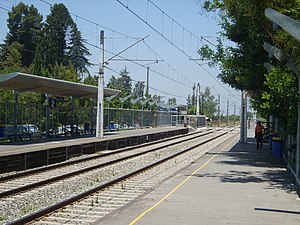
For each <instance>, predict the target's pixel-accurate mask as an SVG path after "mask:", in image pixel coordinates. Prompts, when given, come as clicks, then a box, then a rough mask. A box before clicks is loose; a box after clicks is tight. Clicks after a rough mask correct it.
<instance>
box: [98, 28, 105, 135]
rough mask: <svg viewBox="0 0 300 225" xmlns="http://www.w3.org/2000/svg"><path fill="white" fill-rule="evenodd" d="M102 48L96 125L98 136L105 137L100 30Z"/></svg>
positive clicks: (102, 57) (102, 59)
mask: <svg viewBox="0 0 300 225" xmlns="http://www.w3.org/2000/svg"><path fill="white" fill-rule="evenodd" d="M100 50H101V60H100V67H99V79H98V99H97V125H96V137H100V138H103V112H104V110H103V95H104V93H103V92H104V90H103V89H104V87H103V86H104V31H103V30H101V32H100Z"/></svg>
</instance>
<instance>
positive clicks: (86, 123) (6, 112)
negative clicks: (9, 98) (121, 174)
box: [0, 103, 174, 134]
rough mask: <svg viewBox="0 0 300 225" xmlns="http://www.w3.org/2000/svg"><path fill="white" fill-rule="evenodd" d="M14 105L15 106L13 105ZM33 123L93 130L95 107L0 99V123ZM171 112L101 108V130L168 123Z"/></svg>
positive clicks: (54, 128)
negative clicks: (102, 113)
mask: <svg viewBox="0 0 300 225" xmlns="http://www.w3.org/2000/svg"><path fill="white" fill-rule="evenodd" d="M14 107H15V109H14ZM15 110H16V119H15V120H16V122H15V123H16V124H18V125H28V124H32V125H36V126H37V127H38V129H39V130H40V131H41V132H44V133H49V132H55V133H56V134H66V133H72V134H73V133H75V134H76V133H78V132H85V133H94V132H95V126H96V113H97V109H96V108H95V107H71V106H58V107H56V108H54V109H49V106H48V105H34V104H26V105H24V104H17V105H16V106H14V104H13V103H0V126H2V127H5V126H8V125H11V126H12V125H13V124H14V111H15ZM172 115H174V112H165V111H153V110H136V109H115V108H105V109H104V121H103V129H104V131H111V130H121V129H136V128H144V127H156V126H168V125H171V117H172Z"/></svg>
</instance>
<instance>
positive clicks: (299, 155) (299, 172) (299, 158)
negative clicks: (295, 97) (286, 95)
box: [296, 75, 300, 185]
mask: <svg viewBox="0 0 300 225" xmlns="http://www.w3.org/2000/svg"><path fill="white" fill-rule="evenodd" d="M298 92H300V76H299V75H298ZM296 179H297V183H298V185H300V104H299V102H298V120H297V152H296Z"/></svg>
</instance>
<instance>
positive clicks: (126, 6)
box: [116, 0, 233, 95]
mask: <svg viewBox="0 0 300 225" xmlns="http://www.w3.org/2000/svg"><path fill="white" fill-rule="evenodd" d="M116 1H117V2H118V3H119V4H121V5H122V6H123V7H124V8H126V9H127V10H128V11H129V12H131V13H132V14H133V15H134V16H136V17H137V18H138V19H140V20H141V21H142V22H144V23H145V24H146V25H147V26H149V27H150V28H151V29H152V30H153V31H155V32H156V33H157V34H158V35H159V36H161V37H162V38H163V39H164V40H166V41H167V42H169V43H170V44H171V45H172V46H173V47H175V48H176V49H177V50H178V51H180V52H181V53H182V54H184V55H185V56H187V57H188V58H189V59H191V58H192V57H191V56H189V55H188V54H187V53H186V52H185V51H184V50H183V49H181V48H180V47H178V46H177V45H176V44H174V42H173V41H171V40H169V39H168V38H167V37H166V36H165V35H164V34H163V33H161V32H159V31H158V30H157V29H156V28H155V27H154V26H152V25H151V24H150V23H148V22H147V21H146V20H144V19H143V18H142V17H141V16H139V15H138V14H137V13H136V12H134V11H133V10H131V9H130V8H129V7H128V5H125V4H124V3H123V2H121V1H120V0H116ZM147 1H150V0H147ZM150 2H151V1H150ZM151 3H152V2H151ZM155 6H156V5H155ZM159 9H160V8H159ZM160 10H161V9H160ZM161 12H162V13H163V14H165V12H164V11H162V10H161ZM166 15H167V14H166ZM170 18H171V17H170ZM171 19H172V18H171ZM172 21H174V22H175V20H173V19H172ZM180 26H181V25H180ZM181 27H182V28H183V29H184V30H187V29H185V28H184V27H183V26H181ZM193 62H195V63H196V64H197V65H198V66H200V67H201V68H202V69H203V70H204V71H205V72H206V73H207V74H208V75H210V76H211V77H212V78H213V79H214V80H215V81H216V82H218V83H219V84H220V85H221V87H223V88H224V89H225V90H226V91H227V92H228V93H229V94H230V95H233V94H232V93H231V92H230V91H229V90H228V89H227V88H226V87H224V85H223V84H222V83H221V82H220V81H219V80H218V79H216V78H215V77H214V76H213V75H212V74H211V73H210V72H209V71H208V70H207V69H206V68H205V67H204V66H203V65H201V64H200V63H197V62H196V61H194V60H193Z"/></svg>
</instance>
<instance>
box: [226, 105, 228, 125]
mask: <svg viewBox="0 0 300 225" xmlns="http://www.w3.org/2000/svg"><path fill="white" fill-rule="evenodd" d="M226 124H227V126H228V125H229V100H227V123H226Z"/></svg>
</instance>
